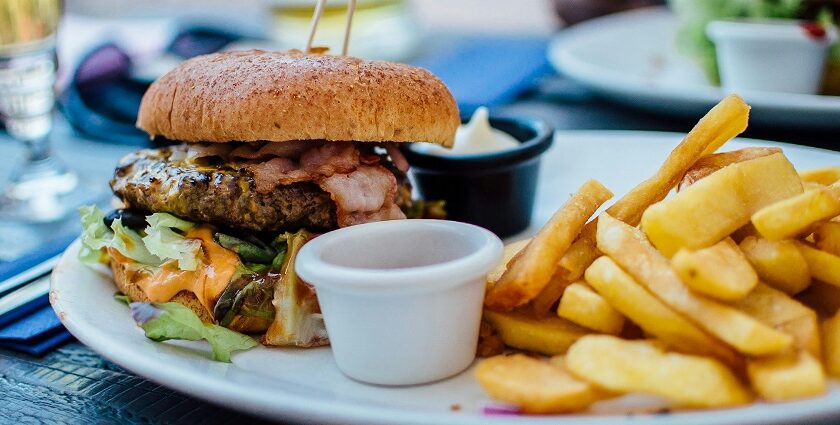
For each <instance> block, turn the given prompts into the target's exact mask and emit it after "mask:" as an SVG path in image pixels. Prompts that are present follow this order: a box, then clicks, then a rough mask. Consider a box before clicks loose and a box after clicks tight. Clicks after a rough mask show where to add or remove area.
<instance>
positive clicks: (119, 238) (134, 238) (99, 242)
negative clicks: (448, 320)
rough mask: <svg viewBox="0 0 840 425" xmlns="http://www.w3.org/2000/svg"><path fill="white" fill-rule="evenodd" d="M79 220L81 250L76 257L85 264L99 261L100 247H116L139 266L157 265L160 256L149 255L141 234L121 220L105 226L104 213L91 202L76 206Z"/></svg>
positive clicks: (101, 258) (101, 252)
mask: <svg viewBox="0 0 840 425" xmlns="http://www.w3.org/2000/svg"><path fill="white" fill-rule="evenodd" d="M79 214H80V215H81V219H82V236H81V242H82V249H81V250H80V251H79V259H80V260H81V261H82V262H83V263H85V264H95V263H102V262H104V260H105V259H107V256H106V255H105V253H104V252H103V248H113V249H116V250H117V251H118V252H119V253H120V254H122V255H123V256H125V257H127V258H130V259H132V260H134V261H136V262H138V263H140V264H143V265H151V266H158V265H160V264H161V263H162V261H161V259H160V258H158V257H156V256H154V255H152V253H151V252H149V250H148V249H146V245H145V244H144V243H143V239H142V238H141V236H140V235H139V234H138V233H137V232H135V231H134V230H131V229H129V228H128V227H125V226H123V224H122V219H119V218H118V219H116V220H114V221H113V222H112V223H111V228H110V229H109V228H108V226H106V225H105V221H104V219H105V213H103V212H102V210H100V209H99V208H98V207H96V206H95V205H90V206H85V207H81V208H79Z"/></svg>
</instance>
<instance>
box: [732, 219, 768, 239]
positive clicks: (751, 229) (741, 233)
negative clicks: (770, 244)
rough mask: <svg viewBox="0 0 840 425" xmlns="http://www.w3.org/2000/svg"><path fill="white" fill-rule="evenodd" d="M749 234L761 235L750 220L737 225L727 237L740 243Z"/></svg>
mask: <svg viewBox="0 0 840 425" xmlns="http://www.w3.org/2000/svg"><path fill="white" fill-rule="evenodd" d="M750 236H754V237H761V235H759V234H758V230H756V229H755V226H753V224H752V222H749V223H747V224H745V225H743V226H741V227H739V228H738V230H736V231H734V232H732V234H731V235H729V237H731V238H732V240H734V241H735V242H738V243H741V241H743V240H744V239H746V238H747V237H750Z"/></svg>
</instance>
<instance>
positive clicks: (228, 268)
mask: <svg viewBox="0 0 840 425" xmlns="http://www.w3.org/2000/svg"><path fill="white" fill-rule="evenodd" d="M186 237H187V238H188V239H198V240H200V241H201V251H202V252H201V257H200V258H199V264H198V267H196V269H195V271H190V270H180V269H178V262H177V261H175V260H170V261H167V262H165V263H163V264H162V265H161V266H160V269H158V270H157V271H155V272H154V273H152V274H145V275H143V276H141V277H139V278H132V280H133V281H134V283H136V284H137V286H139V287H140V289H142V290H143V292H144V293H145V294H146V296H147V297H149V301H152V302H167V301H169V300H171V299H172V297H174V296H175V295H176V294H177V293H178V292H181V291H184V290H186V291H190V292H192V293H194V294H195V295H196V296H197V297H198V299H199V301H201V304H202V305H204V307H205V308H206V309H207V311H209V312H212V311H213V304H214V303H215V301H216V299H218V297H219V295H221V293H222V291H224V290H225V288H227V286H228V284H229V283H230V279H231V278H232V277H233V274H234V273H235V272H236V268H237V267H238V266H239V263H240V261H239V256H238V255H236V253H234V252H233V251H230V250H227V249H225V248H224V247H222V246H221V245H219V244H218V243H216V241H215V240H214V239H213V233H212V232H211V231H210V229H209V228H208V227H196V228H194V229H192V230H190V231H189V232H187V234H186ZM111 251H112V252H111V255H112V257H113V258H114V259H115V260H116V261H120V262H124V261H131V260H129V259H127V258H125V257H123V256H122V255H119V253H118V252H113V250H111Z"/></svg>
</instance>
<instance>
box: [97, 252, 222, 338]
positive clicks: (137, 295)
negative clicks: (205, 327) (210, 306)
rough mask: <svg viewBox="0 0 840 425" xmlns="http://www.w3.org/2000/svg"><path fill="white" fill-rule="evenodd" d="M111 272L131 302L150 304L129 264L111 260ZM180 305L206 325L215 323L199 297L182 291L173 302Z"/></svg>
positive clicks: (173, 298)
mask: <svg viewBox="0 0 840 425" xmlns="http://www.w3.org/2000/svg"><path fill="white" fill-rule="evenodd" d="M111 270H112V271H113V272H114V283H115V284H116V285H117V289H119V290H120V292H122V293H123V294H125V295H127V296H128V298H129V299H131V301H136V302H148V301H149V297H147V296H146V293H145V292H143V290H142V289H140V287H139V286H137V284H136V283H135V282H134V279H133V277H134V276H136V275H135V273H133V272H131V271H129V270H128V263H124V262H120V261H116V260H115V259H113V258H112V259H111ZM169 301H173V302H176V303H179V304H182V305H184V306H186V307H188V308H189V309H190V310H192V311H193V312H194V313H195V314H196V316H198V318H199V319H201V321H202V322H204V323H213V322H214V321H213V316H211V315H210V312H209V311H207V309H206V308H204V306H203V305H202V304H201V301H199V300H198V297H196V296H195V294H193V293H192V292H189V291H181V292H178V293H177V294H175V296H174V297H172V299H171V300H169Z"/></svg>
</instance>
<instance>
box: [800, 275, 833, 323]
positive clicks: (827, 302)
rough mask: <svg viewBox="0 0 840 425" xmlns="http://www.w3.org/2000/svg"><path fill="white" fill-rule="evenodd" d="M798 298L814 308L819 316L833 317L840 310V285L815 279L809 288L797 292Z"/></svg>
mask: <svg viewBox="0 0 840 425" xmlns="http://www.w3.org/2000/svg"><path fill="white" fill-rule="evenodd" d="M796 299H797V300H798V301H800V302H801V303H803V304H805V305H807V306H809V307H811V308H812V309H814V311H816V312H817V315H818V316H819V317H821V318H825V317H831V316H833V315H834V313H836V312H837V311H838V310H840V286H834V285H830V284H828V283H825V282H820V281H818V280H815V281H813V282H812V283H811V285H810V286H809V287H808V289H806V290H804V291H802V292H800V293H798V294H796Z"/></svg>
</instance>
